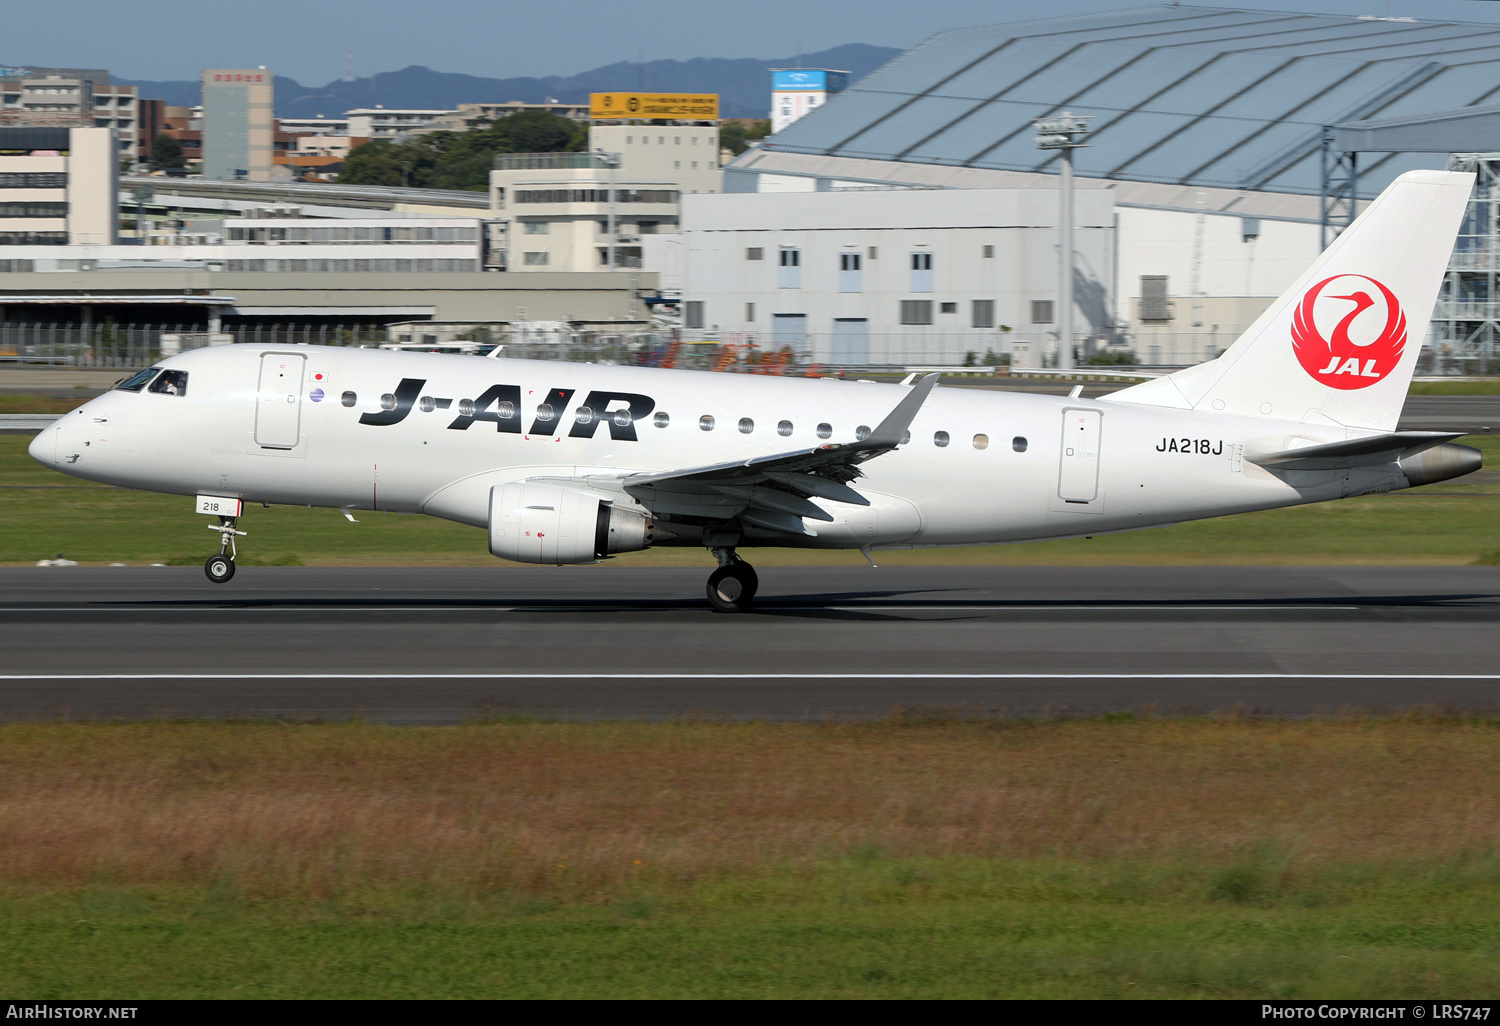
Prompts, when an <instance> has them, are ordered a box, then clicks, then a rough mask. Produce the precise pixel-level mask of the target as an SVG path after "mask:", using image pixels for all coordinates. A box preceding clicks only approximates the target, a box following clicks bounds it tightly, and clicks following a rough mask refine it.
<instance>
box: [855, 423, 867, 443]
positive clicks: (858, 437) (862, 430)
mask: <svg viewBox="0 0 1500 1026" xmlns="http://www.w3.org/2000/svg"><path fill="white" fill-rule="evenodd" d="M869 437H870V425H868V424H861V425H860V426H859V427H857V428H855V429H854V439H855V441H858V442H863V441H864V440H865V439H866V438H869Z"/></svg>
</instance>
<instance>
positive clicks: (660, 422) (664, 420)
mask: <svg viewBox="0 0 1500 1026" xmlns="http://www.w3.org/2000/svg"><path fill="white" fill-rule="evenodd" d="M651 423H653V424H655V425H656V426H657V427H659V428H664V427H666V426H667V425H668V424H670V423H672V418H671V417H669V416H667V415H666V414H665V413H658V414H657V415H656V416H655V417H653V418H651Z"/></svg>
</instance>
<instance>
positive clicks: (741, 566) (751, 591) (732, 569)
mask: <svg viewBox="0 0 1500 1026" xmlns="http://www.w3.org/2000/svg"><path fill="white" fill-rule="evenodd" d="M759 589H760V578H759V577H758V576H757V575H756V573H755V568H754V567H753V566H751V565H750V564H749V563H746V562H744V561H743V560H739V559H736V560H735V561H734V562H733V563H730V564H729V565H728V566H721V567H719V569H717V570H715V571H714V572H713V573H711V574H709V576H708V588H707V591H708V602H709V605H711V606H713V607H714V609H716V610H718V611H719V612H721V613H743V612H744V611H745V610H747V609H749V608H750V604H751V603H752V602H754V601H755V593H756V591H758V590H759Z"/></svg>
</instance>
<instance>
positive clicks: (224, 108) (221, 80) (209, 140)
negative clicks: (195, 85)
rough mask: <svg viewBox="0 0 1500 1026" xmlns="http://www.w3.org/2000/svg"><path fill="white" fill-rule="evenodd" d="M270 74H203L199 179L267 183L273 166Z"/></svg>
mask: <svg viewBox="0 0 1500 1026" xmlns="http://www.w3.org/2000/svg"><path fill="white" fill-rule="evenodd" d="M272 81H273V76H272V73H271V72H270V71H268V70H266V69H265V68H251V69H244V68H240V69H233V68H212V69H209V70H206V71H204V72H203V78H202V82H203V116H202V121H201V124H202V132H203V177H205V178H222V179H229V180H234V179H245V180H248V181H251V182H268V181H270V180H271V169H272V167H273V166H274V163H275V142H274V133H275V126H274V125H273V121H274V118H273V115H272V97H273V93H272Z"/></svg>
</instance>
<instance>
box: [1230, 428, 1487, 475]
mask: <svg viewBox="0 0 1500 1026" xmlns="http://www.w3.org/2000/svg"><path fill="white" fill-rule="evenodd" d="M1461 437H1463V436H1462V435H1461V434H1454V433H1452V432H1448V431H1393V432H1390V433H1389V434H1384V435H1370V436H1368V437H1365V438H1351V439H1349V440H1347V441H1343V442H1328V443H1326V444H1324V445H1308V446H1304V447H1303V448H1301V449H1284V450H1282V451H1281V452H1271V453H1265V454H1263V455H1255V454H1252V453H1246V454H1245V459H1247V460H1249V461H1250V462H1251V463H1254V464H1257V465H1258V466H1262V467H1265V468H1267V469H1268V470H1351V469H1353V468H1354V467H1374V466H1379V465H1381V464H1384V463H1395V462H1396V461H1398V460H1401V459H1405V458H1407V457H1409V456H1415V455H1416V454H1417V453H1419V452H1422V451H1423V450H1426V449H1431V448H1432V447H1433V446H1435V445H1442V444H1443V443H1444V442H1451V441H1453V440H1454V439H1455V438H1461Z"/></svg>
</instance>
